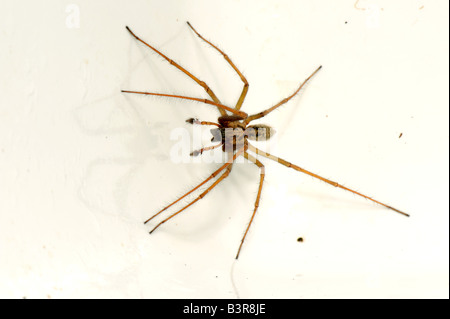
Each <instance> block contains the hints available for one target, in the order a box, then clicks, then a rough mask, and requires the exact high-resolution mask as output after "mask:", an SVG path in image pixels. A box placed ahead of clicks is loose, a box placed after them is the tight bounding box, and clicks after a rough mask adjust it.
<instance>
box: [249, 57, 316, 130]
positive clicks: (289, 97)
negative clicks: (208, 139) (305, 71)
mask: <svg viewBox="0 0 450 319" xmlns="http://www.w3.org/2000/svg"><path fill="white" fill-rule="evenodd" d="M321 68H322V66H319V67H318V68H317V69H316V70H315V71H314V72H313V73H312V74H311V75H310V76H309V77H308V78H307V79H306V80H305V81H303V83H302V84H301V85H300V86H299V88H298V89H297V90H296V91H295V92H294V93H293V94H292V95H290V96H288V97H287V98H285V99H283V100H281V101H280V102H279V103H277V104H275V105H274V106H272V107H271V108H268V109H267V110H264V111H262V112H259V113H256V114H253V115H250V116H249V117H247V118H246V119H245V120H244V122H243V123H244V124H245V125H247V124H248V123H250V122H251V121H254V120H257V119H259V118H261V117H264V116H266V115H267V114H269V113H270V112H272V111H273V110H275V109H276V108H277V107H280V106H281V105H283V104H285V103H286V102H288V101H289V100H290V99H292V98H293V97H294V96H295V95H296V94H297V93H298V92H299V91H300V90H301V88H302V87H303V86H304V85H305V84H306V82H308V81H309V79H311V78H312V77H313V76H314V74H316V73H317V72H318V71H319V70H320V69H321Z"/></svg>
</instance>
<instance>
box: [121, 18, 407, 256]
mask: <svg viewBox="0 0 450 319" xmlns="http://www.w3.org/2000/svg"><path fill="white" fill-rule="evenodd" d="M187 24H188V26H189V27H190V28H191V29H192V31H194V32H195V34H197V36H198V37H199V38H200V39H202V40H203V41H205V42H206V43H208V44H209V45H211V46H212V47H213V48H214V49H216V50H217V51H218V52H219V53H220V54H222V56H223V57H224V58H225V60H226V61H227V62H228V63H229V64H230V65H231V67H232V68H233V69H234V70H235V71H236V73H237V74H238V75H239V77H240V78H241V80H242V82H243V83H244V87H243V89H242V93H241V95H240V97H239V100H238V102H237V104H236V106H235V107H234V108H231V107H229V106H226V105H223V104H222V103H221V102H220V100H219V99H218V98H217V97H216V95H215V94H214V92H213V91H212V90H211V89H210V88H209V86H208V85H207V84H206V83H205V82H203V81H201V80H199V79H198V78H197V77H195V76H194V75H192V74H191V73H189V72H188V71H187V70H186V69H184V68H183V67H182V66H180V65H179V64H178V63H176V62H175V61H173V60H171V59H169V58H168V57H167V56H165V55H164V54H162V53H161V52H159V51H158V50H157V49H155V48H154V47H152V46H151V45H149V44H148V43H146V42H145V41H143V40H141V39H140V38H139V37H137V36H136V35H135V34H134V33H133V32H132V31H131V30H130V28H128V27H126V28H127V30H128V31H129V32H130V33H131V35H132V36H133V37H134V38H136V40H138V41H140V42H142V43H143V44H145V45H146V46H147V47H149V48H150V49H152V50H153V51H155V52H156V53H157V54H159V55H160V56H162V57H163V58H164V59H166V60H167V61H168V62H169V63H170V64H172V65H173V66H175V67H176V68H177V69H179V70H180V71H182V72H183V73H185V74H186V75H187V76H189V77H190V78H191V79H192V80H194V81H195V82H197V84H198V85H200V86H201V87H203V89H204V90H205V91H206V93H208V95H209V96H210V97H211V99H212V101H211V100H208V99H200V98H194V97H187V96H181V95H172V94H162V93H149V92H137V91H126V90H122V92H124V93H135V94H145V95H155V96H166V97H173V98H178V99H184V100H191V101H198V102H202V103H206V104H210V105H213V106H216V107H217V109H218V110H219V112H220V117H219V118H218V122H219V123H214V122H206V121H199V120H197V119H193V118H191V119H188V120H186V122H188V123H190V124H199V125H211V126H217V128H214V129H211V134H212V135H213V138H212V140H211V141H212V142H218V143H219V144H217V145H214V146H209V147H204V148H202V149H200V150H196V151H194V152H192V153H191V156H197V155H200V154H202V153H203V152H204V151H208V150H212V149H214V148H217V147H220V146H222V150H223V152H225V153H226V154H227V156H228V159H227V162H226V163H225V164H223V165H222V166H221V167H219V168H218V169H217V170H216V171H215V172H214V173H212V174H211V175H210V176H209V177H208V178H207V179H205V180H204V181H203V182H201V183H200V184H198V185H197V186H196V187H194V188H193V189H191V190H190V191H189V192H187V193H186V194H184V195H183V196H181V197H180V198H178V199H177V200H176V201H174V202H172V203H171V204H169V205H167V206H166V207H164V208H163V209H162V210H160V211H159V212H158V213H156V214H154V215H153V216H151V217H150V218H149V219H147V220H146V221H145V223H147V222H149V221H150V220H152V219H153V218H155V217H156V216H158V215H159V214H161V213H162V212H164V211H165V210H166V209H168V208H169V207H171V206H172V205H174V204H175V203H177V202H179V201H180V200H181V199H183V198H185V197H186V196H188V195H189V194H191V193H192V192H194V191H196V190H197V189H198V188H199V187H201V186H202V185H204V184H205V183H207V182H208V181H210V180H212V179H214V178H215V177H217V176H218V175H219V174H220V173H221V172H223V173H222V175H220V176H219V177H218V178H217V179H216V180H215V181H214V183H213V184H212V185H211V186H209V187H208V188H207V189H206V190H205V191H204V192H202V193H201V194H200V195H199V196H198V197H197V198H196V199H195V200H193V201H192V202H190V203H189V204H188V205H186V206H184V207H183V208H181V209H180V210H178V211H177V212H175V213H173V214H172V215H170V216H169V217H167V218H166V219H164V220H163V221H161V222H160V223H159V224H157V225H156V226H155V227H154V228H153V229H152V230H151V231H150V233H152V232H154V231H155V230H156V229H157V228H158V227H159V226H161V225H162V224H163V223H165V222H166V221H168V220H169V219H171V218H173V217H174V216H176V215H178V214H179V213H181V212H182V211H184V210H185V209H186V208H188V207H189V206H191V205H192V204H194V203H195V202H197V201H198V200H200V199H202V198H203V197H204V196H205V195H206V194H208V193H209V192H210V191H211V190H212V189H213V188H214V187H216V186H217V185H218V184H219V183H220V182H221V181H223V180H224V179H225V178H226V177H227V176H228V175H229V174H230V172H231V168H232V166H233V162H234V161H235V160H236V158H237V157H239V156H241V155H242V156H244V157H245V158H246V159H247V160H249V161H250V162H252V163H254V164H255V165H256V166H258V167H259V169H260V181H259V188H258V194H257V195H256V201H255V207H254V209H253V214H252V216H251V218H250V222H249V223H248V226H247V228H246V230H245V233H244V236H243V237H242V240H241V243H240V245H239V248H238V251H237V254H236V259H237V258H238V257H239V253H240V252H241V248H242V245H243V243H244V240H245V237H246V236H247V233H248V231H249V229H250V226H251V224H252V222H253V218H254V217H255V214H256V211H257V209H258V206H259V200H260V197H261V190H262V186H263V182H264V176H265V169H264V165H263V164H262V163H261V162H260V161H259V160H258V159H256V158H255V157H254V156H252V155H251V154H249V153H248V151H251V152H253V153H255V154H258V155H262V156H263V157H266V158H268V159H271V160H274V161H277V162H278V163H280V164H282V165H285V166H287V167H291V168H293V169H295V170H297V171H299V172H302V173H305V174H308V175H310V176H312V177H314V178H317V179H320V180H321V181H323V182H326V183H328V184H330V185H333V186H335V187H339V188H342V189H344V190H347V191H349V192H352V193H353V194H356V195H359V196H361V197H364V198H366V199H369V200H371V201H372V202H375V203H377V204H380V205H382V206H384V207H387V208H389V209H392V210H394V211H396V212H397V213H400V214H402V215H405V216H409V215H408V214H406V213H404V212H402V211H400V210H398V209H396V208H394V207H392V206H389V205H387V204H384V203H381V202H379V201H377V200H375V199H373V198H371V197H369V196H366V195H364V194H361V193H359V192H357V191H354V190H352V189H350V188H347V187H345V186H343V185H340V184H338V183H336V182H333V181H331V180H329V179H326V178H324V177H321V176H319V175H317V174H314V173H312V172H310V171H307V170H305V169H303V168H301V167H299V166H297V165H294V164H292V163H289V162H288V161H285V160H284V159H281V158H279V157H276V156H274V155H272V154H269V153H267V152H265V151H262V150H260V149H258V148H256V147H254V146H253V145H251V144H250V143H249V140H267V139H269V138H270V137H271V132H272V129H271V127H269V126H267V125H262V124H259V125H258V124H257V125H249V123H250V122H251V121H254V120H257V119H260V118H262V117H264V116H266V115H267V114H269V113H270V112H272V111H273V110H275V109H276V108H278V107H280V106H281V105H283V104H285V103H286V102H288V101H289V100H290V99H291V98H293V97H294V96H295V95H296V94H297V93H298V92H299V91H300V89H301V88H302V87H303V86H304V85H305V83H306V82H308V80H309V79H311V78H312V77H313V76H314V74H316V73H317V72H318V71H319V70H320V69H321V67H322V66H319V67H318V68H317V69H316V70H315V71H314V72H313V73H312V74H311V75H310V76H309V77H308V78H307V79H306V80H305V81H303V83H302V84H301V85H300V87H299V88H298V89H297V90H296V91H295V92H294V93H293V94H292V95H290V96H289V97H287V98H285V99H283V100H281V101H280V102H279V103H277V104H275V105H274V106H272V107H270V108H268V109H267V110H264V111H262V112H259V113H256V114H253V115H248V114H247V113H245V112H242V111H240V109H241V106H242V103H243V102H244V99H245V96H246V95H247V91H248V82H247V80H246V78H245V77H244V76H243V75H242V73H241V72H240V71H239V70H238V68H237V67H236V66H235V65H234V63H233V62H232V61H231V60H230V58H229V57H228V56H227V55H226V54H225V53H224V52H223V51H222V50H220V49H219V48H217V47H216V46H215V45H214V44H212V43H211V42H209V41H208V40H206V39H205V38H203V37H202V36H201V35H200V34H199V33H198V32H197V31H196V30H195V29H194V28H193V27H192V25H191V24H190V23H189V22H187ZM227 112H229V113H231V114H228V113H227ZM272 135H273V134H272Z"/></svg>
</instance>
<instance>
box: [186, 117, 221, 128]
mask: <svg viewBox="0 0 450 319" xmlns="http://www.w3.org/2000/svg"><path fill="white" fill-rule="evenodd" d="M186 123H189V124H196V125H211V126H217V127H220V125H219V124H217V123H214V122H207V121H200V120H199V119H194V118H190V119H187V120H186Z"/></svg>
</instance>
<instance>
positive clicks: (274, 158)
mask: <svg viewBox="0 0 450 319" xmlns="http://www.w3.org/2000/svg"><path fill="white" fill-rule="evenodd" d="M248 149H249V150H251V151H252V152H254V153H256V154H259V155H262V156H264V157H267V158H268V159H271V160H273V161H276V162H278V163H280V164H282V165H284V166H287V167H290V168H293V169H295V170H296V171H299V172H302V173H305V174H307V175H309V176H312V177H314V178H317V179H320V180H321V181H323V182H325V183H328V184H330V185H333V186H334V187H338V188H342V189H344V190H346V191H349V192H351V193H353V194H356V195H358V196H361V197H364V198H366V199H369V200H371V201H372V202H374V203H377V204H379V205H382V206H384V207H386V208H389V209H392V210H393V211H395V212H397V213H400V214H402V215H404V216H407V217H409V215H408V214H407V213H405V212H402V211H401V210H398V209H396V208H394V207H392V206H389V205H387V204H384V203H382V202H379V201H377V200H375V199H373V198H371V197H369V196H367V195H364V194H361V193H359V192H357V191H355V190H352V189H350V188H347V187H345V186H343V185H341V184H338V183H336V182H333V181H331V180H329V179H326V178H325V177H322V176H319V175H317V174H314V173H312V172H310V171H307V170H306V169H304V168H301V167H299V166H297V165H294V164H292V163H289V162H288V161H286V160H284V159H282V158H279V157H276V156H274V155H272V154H269V153H267V152H264V151H262V150H260V149H258V148H256V147H254V146H252V145H250V144H248Z"/></svg>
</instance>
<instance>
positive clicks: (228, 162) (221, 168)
mask: <svg viewBox="0 0 450 319" xmlns="http://www.w3.org/2000/svg"><path fill="white" fill-rule="evenodd" d="M243 152H244V149H241V150H239V151H238V152H236V154H234V156H233V157H232V158H231V159H229V160H228V161H227V162H226V163H225V164H224V165H222V166H221V167H219V168H218V169H217V170H216V171H215V172H214V173H212V174H211V175H210V176H209V177H208V178H207V179H205V180H204V181H203V182H201V183H200V184H198V185H197V186H195V187H194V188H193V189H191V190H190V191H189V192H187V193H186V194H184V195H183V196H181V197H180V198H178V199H177V200H175V201H174V202H172V203H170V204H169V205H167V206H166V207H164V208H163V209H161V210H160V211H159V212H157V213H156V214H154V215H153V216H152V217H150V218H149V219H147V220H146V221H145V222H144V224H146V223H148V222H149V221H150V220H152V219H153V218H155V217H156V216H158V215H159V214H161V213H162V212H163V211H165V210H166V209H168V208H169V207H171V206H172V205H174V204H176V203H178V202H179V201H180V200H182V199H183V198H185V197H186V196H188V195H189V194H191V193H192V192H194V191H195V190H197V189H198V188H199V187H201V186H202V185H204V184H205V183H206V182H208V181H209V180H211V179H213V178H214V177H216V176H217V175H219V174H220V172H221V171H223V170H224V169H228V167H229V166H230V165H232V164H233V162H234V160H235V159H236V158H237V157H238V156H239V155H241V154H242V153H243ZM229 170H231V168H230V169H229ZM155 228H156V227H155ZM153 230H155V229H153ZM153 230H152V231H153Z"/></svg>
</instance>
